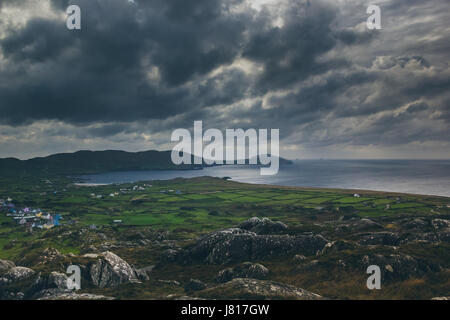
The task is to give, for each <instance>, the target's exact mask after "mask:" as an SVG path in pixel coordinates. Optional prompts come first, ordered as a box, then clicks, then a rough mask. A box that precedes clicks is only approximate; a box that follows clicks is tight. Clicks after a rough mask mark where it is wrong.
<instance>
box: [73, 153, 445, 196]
mask: <svg viewBox="0 0 450 320" xmlns="http://www.w3.org/2000/svg"><path fill="white" fill-rule="evenodd" d="M200 176H212V177H220V178H223V177H230V178H231V180H233V181H239V182H246V183H254V184H269V185H281V186H301V187H318V188H339V189H360V190H375V191H388V192H401V193H413V194H423V195H437V196H445V197H450V160H297V161H293V164H289V165H288V164H286V165H283V166H281V167H280V170H279V172H278V174H276V175H272V176H262V175H260V169H259V168H258V167H256V166H249V165H224V166H215V167H208V168H204V169H202V170H158V171H123V172H109V173H102V174H94V175H83V176H78V178H80V179H81V180H82V181H83V182H82V184H87V185H89V184H90V185H97V184H111V183H126V182H137V181H149V180H168V179H174V178H177V177H183V178H192V177H200Z"/></svg>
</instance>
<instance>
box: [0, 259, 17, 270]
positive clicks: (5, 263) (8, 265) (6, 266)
mask: <svg viewBox="0 0 450 320" xmlns="http://www.w3.org/2000/svg"><path fill="white" fill-rule="evenodd" d="M15 266H16V265H15V264H14V262H12V261H9V260H1V259H0V272H1V273H2V272H6V271H9V270H10V269H12V268H14V267H15Z"/></svg>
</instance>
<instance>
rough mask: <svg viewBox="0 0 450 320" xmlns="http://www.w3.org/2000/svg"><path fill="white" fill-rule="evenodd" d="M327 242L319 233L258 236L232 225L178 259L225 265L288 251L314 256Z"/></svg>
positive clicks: (212, 234)
mask: <svg viewBox="0 0 450 320" xmlns="http://www.w3.org/2000/svg"><path fill="white" fill-rule="evenodd" d="M327 243H328V241H327V240H326V239H325V238H324V237H322V236H320V235H299V236H290V235H257V234H256V233H254V232H251V231H247V230H243V229H239V228H231V229H226V230H221V231H216V232H212V233H210V234H208V235H206V236H204V237H202V238H201V239H200V240H198V242H197V243H196V244H195V245H193V246H191V247H190V248H187V249H185V250H184V251H183V252H182V253H181V254H179V255H178V256H177V260H179V261H180V260H181V261H182V262H184V263H186V262H189V261H192V260H194V261H203V262H206V263H211V264H225V263H232V262H240V261H248V260H252V259H263V258H267V257H273V256H280V255H286V254H297V253H298V254H304V255H313V254H316V253H317V251H318V250H322V248H323V246H324V245H325V244H327Z"/></svg>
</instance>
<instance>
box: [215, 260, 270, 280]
mask: <svg viewBox="0 0 450 320" xmlns="http://www.w3.org/2000/svg"><path fill="white" fill-rule="evenodd" d="M268 275H269V269H267V268H266V267H264V266H263V265H262V264H259V263H251V262H244V263H242V264H240V265H238V266H235V267H234V268H226V269H224V270H221V271H219V274H218V275H217V278H216V281H217V282H219V283H224V282H228V281H231V280H233V279H235V278H253V279H259V280H263V279H265V278H266V277H267V276H268Z"/></svg>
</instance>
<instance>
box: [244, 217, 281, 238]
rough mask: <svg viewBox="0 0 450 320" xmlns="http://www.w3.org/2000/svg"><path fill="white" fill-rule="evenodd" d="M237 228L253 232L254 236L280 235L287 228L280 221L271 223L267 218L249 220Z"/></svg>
mask: <svg viewBox="0 0 450 320" xmlns="http://www.w3.org/2000/svg"><path fill="white" fill-rule="evenodd" d="M239 228H241V229H244V230H248V231H251V232H254V233H256V234H280V233H283V232H285V231H286V230H287V228H288V227H287V226H286V225H285V224H284V223H282V222H280V221H276V222H274V221H272V220H270V219H268V218H262V219H260V218H258V217H253V218H250V219H248V220H246V221H244V222H243V223H241V225H240V226H239Z"/></svg>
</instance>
